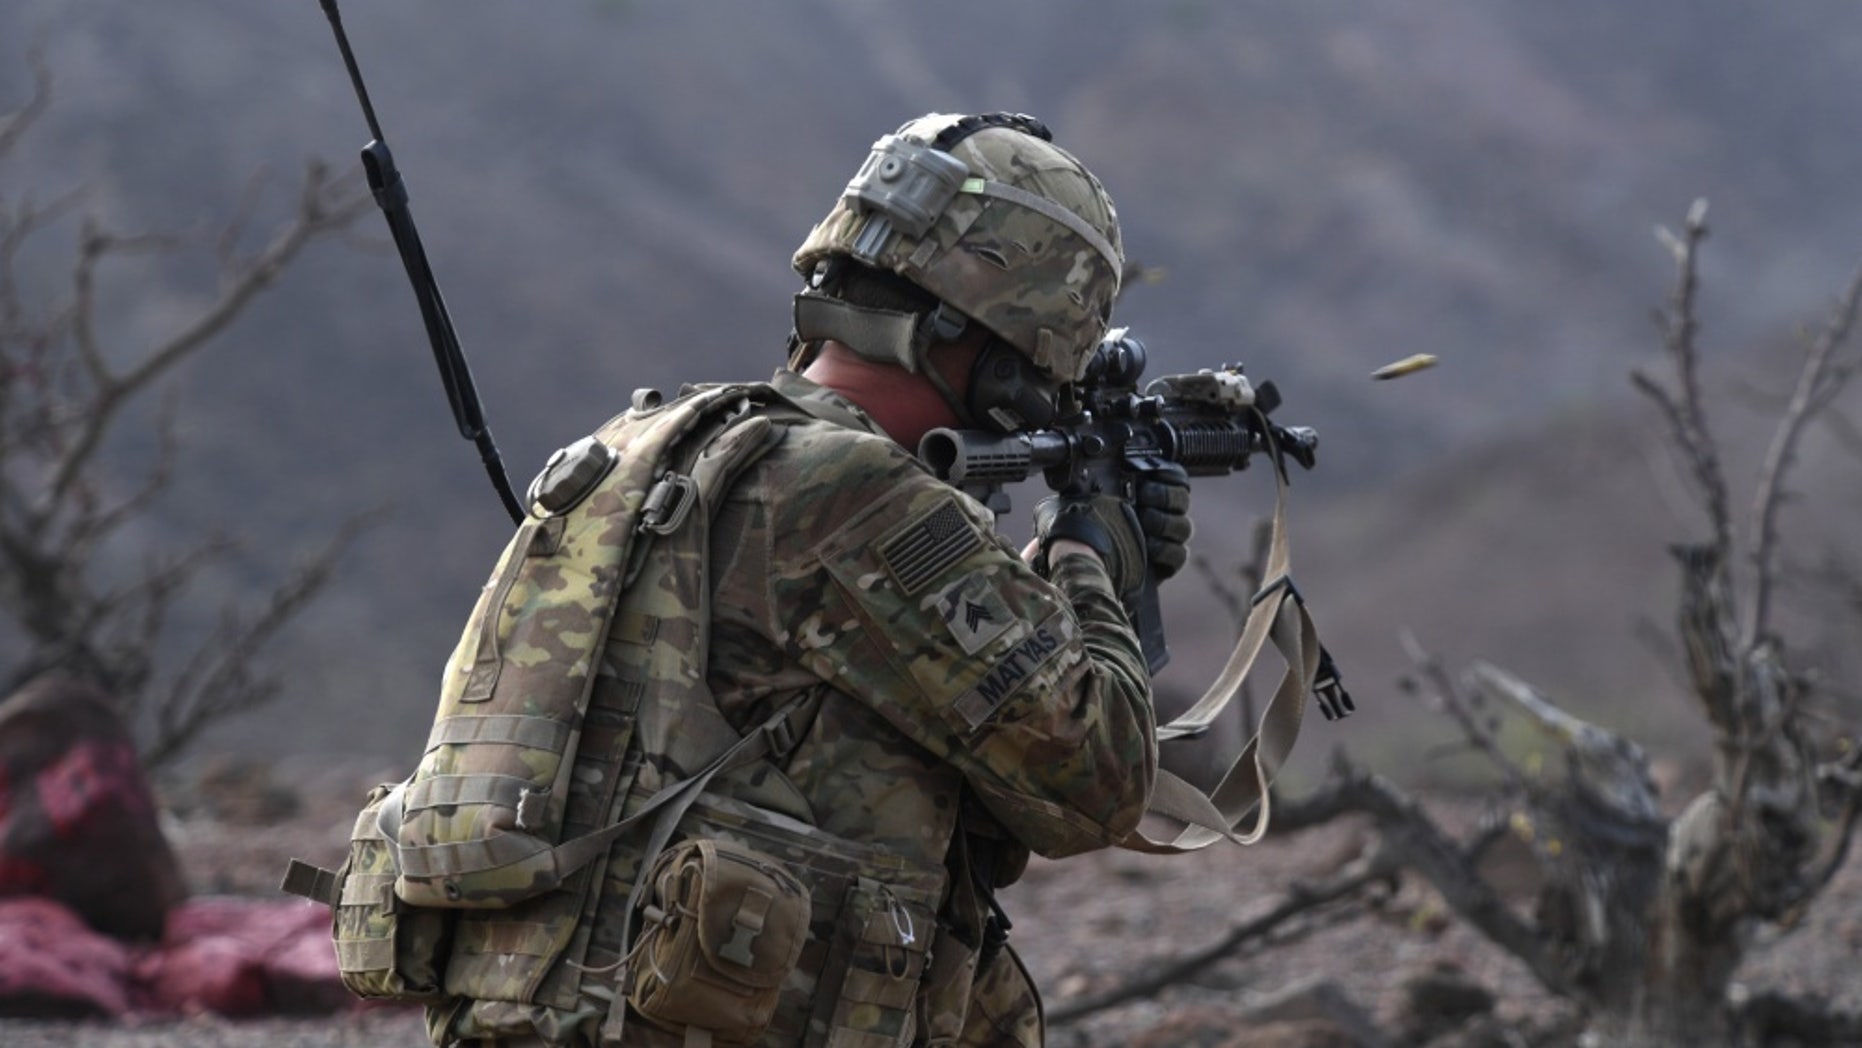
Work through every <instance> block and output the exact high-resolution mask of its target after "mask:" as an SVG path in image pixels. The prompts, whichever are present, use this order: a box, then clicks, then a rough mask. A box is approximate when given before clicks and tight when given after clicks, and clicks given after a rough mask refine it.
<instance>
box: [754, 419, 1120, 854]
mask: <svg viewBox="0 0 1862 1048" xmlns="http://www.w3.org/2000/svg"><path fill="white" fill-rule="evenodd" d="M813 428H814V427H802V429H803V431H804V432H806V431H807V430H810V429H813ZM791 437H792V438H793V437H804V439H803V440H801V441H796V440H793V439H791V440H787V441H785V449H786V451H787V453H786V454H784V455H783V456H782V457H781V460H780V461H779V462H772V463H770V464H769V468H770V471H771V472H770V473H769V474H768V475H766V477H765V481H766V483H769V484H770V485H771V488H770V490H771V492H772V494H771V498H772V506H771V525H772V528H773V530H774V534H775V535H776V543H777V546H778V554H777V556H775V557H773V558H772V565H771V586H772V591H771V598H772V599H771V604H772V606H773V607H774V608H775V609H777V610H778V612H779V614H780V616H781V617H782V620H783V621H782V622H781V623H780V624H779V626H780V629H779V632H780V636H779V637H778V640H779V641H780V642H781V643H782V644H783V645H784V646H785V647H786V648H787V649H788V650H789V651H790V653H791V655H792V656H793V657H794V658H795V659H796V660H797V661H798V662H800V663H801V664H803V665H804V666H807V667H808V668H809V669H810V671H811V672H813V673H814V674H815V675H817V676H819V677H820V678H822V679H823V680H825V681H827V682H829V683H831V684H832V685H834V686H835V687H836V688H837V689H839V690H841V691H843V692H846V693H847V694H849V695H853V696H855V697H857V698H859V699H861V700H862V701H864V702H866V703H868V704H869V705H871V706H872V707H873V708H874V709H875V710H877V711H878V712H879V713H880V714H881V715H882V716H883V717H885V718H886V720H887V721H888V722H889V723H891V724H892V725H893V726H894V727H895V728H897V729H898V730H899V731H900V732H901V733H903V734H904V735H905V736H907V737H908V738H910V739H911V740H912V741H914V742H916V743H917V744H919V745H920V746H923V747H924V748H926V749H927V750H929V751H931V752H932V753H933V754H934V755H935V756H937V757H938V758H939V759H941V760H944V761H947V762H949V763H950V764H951V765H953V766H954V767H956V768H958V769H959V770H960V771H961V772H962V773H963V775H964V777H965V778H966V780H967V781H968V782H969V784H970V785H971V787H972V788H973V789H974V790H975V791H976V793H977V794H978V796H979V797H980V798H981V799H982V800H983V802H984V804H985V805H986V806H987V807H988V808H989V809H990V811H991V813H992V814H994V815H995V816H996V817H997V818H998V819H1000V820H1001V821H1002V823H1003V824H1004V825H1005V826H1006V827H1007V828H1008V829H1009V830H1011V831H1012V832H1014V833H1015V834H1016V836H1017V837H1018V838H1020V839H1021V841H1022V843H1024V844H1025V845H1027V846H1028V847H1029V848H1031V849H1032V850H1034V851H1036V852H1039V853H1041V854H1043V855H1049V856H1057V855H1065V854H1071V853H1073V852H1078V851H1084V850H1087V849H1090V848H1095V847H1101V846H1104V845H1106V844H1109V843H1111V842H1112V841H1114V840H1117V839H1118V838H1120V837H1122V836H1123V835H1124V834H1125V833H1126V832H1128V831H1129V830H1130V829H1131V828H1132V827H1133V826H1135V825H1136V824H1137V821H1138V819H1139V818H1140V817H1141V815H1142V814H1143V810H1144V804H1145V801H1146V800H1147V798H1148V796H1149V792H1150V787H1151V778H1152V773H1153V771H1154V769H1155V766H1156V742H1155V735H1154V732H1155V725H1154V718H1153V713H1152V709H1151V692H1150V680H1149V677H1148V675H1147V674H1146V673H1145V670H1144V661H1143V657H1142V655H1141V654H1140V652H1139V649H1138V643H1137V639H1136V637H1135V636H1134V635H1133V634H1132V631H1131V627H1130V625H1129V624H1128V623H1126V622H1125V620H1124V614H1123V612H1122V611H1121V610H1119V608H1118V603H1117V601H1116V600H1112V599H1111V597H1110V586H1109V584H1107V583H1106V582H1105V580H1104V573H1103V571H1102V570H1100V569H1099V567H1098V564H1097V562H1096V561H1092V560H1091V559H1090V558H1063V560H1062V565H1070V566H1069V567H1067V568H1065V570H1057V573H1056V577H1057V578H1059V579H1061V580H1062V585H1061V586H1056V585H1053V584H1050V583H1049V582H1048V581H1046V580H1044V579H1042V578H1041V577H1040V576H1039V575H1037V574H1036V573H1035V571H1034V570H1033V569H1032V568H1031V567H1029V566H1028V565H1027V564H1026V563H1025V562H1023V561H1022V559H1021V557H1020V556H1019V555H1018V554H1017V553H1016V552H1015V551H1014V550H1013V549H1012V548H1010V547H1009V546H1008V544H1007V543H1006V542H1004V541H1003V540H1002V539H1001V538H1000V537H999V536H997V535H996V534H995V532H994V528H993V521H992V518H991V517H990V514H989V512H988V511H987V510H986V509H984V508H983V507H982V506H980V505H978V504H977V503H976V502H975V500H973V499H970V498H968V497H967V496H965V495H963V494H962V493H961V492H959V491H957V490H956V489H954V488H952V487H950V486H949V485H947V484H944V483H943V482H941V481H939V480H937V479H936V478H935V477H933V476H931V475H930V474H929V473H928V472H927V471H925V470H924V468H923V467H922V466H921V465H920V464H919V463H918V462H917V460H916V459H913V458H911V457H910V456H908V455H906V454H904V453H903V452H902V451H901V450H899V449H898V448H897V446H896V445H894V444H892V442H890V441H888V440H884V439H883V438H872V437H865V436H862V435H858V434H851V435H850V434H847V433H846V431H844V430H834V431H832V432H830V433H820V434H811V435H809V436H806V437H805V436H804V434H803V433H792V434H791ZM810 437H812V439H813V440H815V441H817V442H824V443H825V444H827V445H831V446H821V447H810V446H809V439H810ZM1074 561H1078V563H1077V564H1075V563H1073V562H1074ZM1069 572H1070V573H1071V574H1072V576H1073V578H1072V579H1071V580H1069V579H1067V578H1065V577H1064V576H1066V575H1067V574H1068V573H1069ZM1095 576H1097V588H1095V585H1094V581H1093V580H1094V577H1095ZM1063 587H1064V588H1063ZM1108 609H1109V610H1108Z"/></svg>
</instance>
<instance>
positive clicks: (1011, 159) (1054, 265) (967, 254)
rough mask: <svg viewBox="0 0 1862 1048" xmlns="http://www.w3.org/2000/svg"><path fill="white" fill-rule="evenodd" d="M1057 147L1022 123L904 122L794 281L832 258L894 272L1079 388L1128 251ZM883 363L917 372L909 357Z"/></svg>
mask: <svg viewBox="0 0 1862 1048" xmlns="http://www.w3.org/2000/svg"><path fill="white" fill-rule="evenodd" d="M1049 137H1050V136H1049V133H1048V130H1047V128H1046V127H1045V126H1043V125H1042V124H1041V123H1040V122H1039V121H1037V120H1035V119H1033V118H1032V117H1027V116H1023V115H1019V114H1002V113H992V114H987V115H982V116H963V117H960V116H952V115H948V114H941V113H933V114H930V115H927V116H922V117H919V118H918V119H916V120H913V121H911V122H909V123H907V124H905V125H904V126H903V127H901V128H899V129H898V130H897V131H895V132H894V133H892V134H890V135H886V136H884V137H882V138H881V139H880V140H879V141H877V142H875V143H874V144H873V148H872V151H871V153H869V154H868V156H867V159H866V163H864V164H863V165H861V167H860V170H859V171H858V172H857V173H856V174H855V175H854V177H853V179H852V181H850V182H848V183H847V188H846V189H845V190H843V191H842V193H841V197H840V199H839V200H838V201H837V202H836V203H835V205H834V208H833V210H832V211H830V212H829V213H828V215H827V217H826V218H824V219H822V220H821V222H820V223H819V224H817V225H816V226H815V228H814V230H813V231H812V232H811V233H809V235H808V239H807V240H806V241H804V242H803V243H802V246H801V247H800V248H798V249H797V250H796V252H795V259H794V264H795V269H796V271H797V272H799V273H801V274H802V275H803V276H804V277H807V278H810V279H813V278H814V277H815V276H816V274H817V270H818V268H819V267H821V266H822V264H823V263H826V262H829V261H830V260H832V259H835V258H837V257H847V258H852V259H855V260H857V261H860V262H863V263H865V264H867V265H870V266H873V267H876V268H878V269H882V270H889V271H891V272H893V273H896V274H898V275H899V276H901V277H904V278H905V279H907V280H909V281H911V282H912V283H913V284H916V285H918V286H919V287H921V288H923V289H925V290H926V291H928V292H930V293H931V294H933V295H935V296H937V298H938V299H939V300H940V301H941V302H942V303H944V305H946V306H948V307H949V308H951V309H954V310H956V311H957V312H959V313H961V314H963V315H964V316H965V317H969V318H973V319H975V320H976V321H978V322H980V323H981V324H982V325H983V326H984V327H987V328H988V329H989V330H990V331H992V332H994V333H995V334H996V335H997V336H998V337H1000V338H1001V339H1003V340H1004V341H1006V342H1007V343H1009V344H1010V345H1011V346H1013V347H1014V348H1015V349H1016V350H1018V351H1019V352H1021V353H1022V354H1023V355H1024V356H1026V357H1027V358H1028V359H1029V360H1030V361H1032V362H1033V363H1034V364H1035V365H1036V366H1037V367H1038V368H1039V369H1040V370H1041V371H1042V372H1043V373H1045V374H1046V375H1047V376H1048V377H1049V378H1051V379H1054V380H1057V381H1063V382H1064V381H1076V380H1078V379H1079V378H1080V377H1081V376H1082V375H1083V373H1084V371H1085V369H1086V365H1087V362H1088V361H1090V360H1091V359H1092V355H1093V350H1094V348H1095V347H1097V346H1098V344H1099V341H1100V339H1101V337H1103V336H1104V334H1105V331H1106V327H1107V325H1108V324H1109V322H1110V320H1111V316H1112V302H1113V299H1114V298H1116V297H1117V295H1118V289H1119V279H1120V276H1121V271H1122V270H1123V268H1124V251H1123V248H1122V247H1121V245H1120V241H1119V228H1118V213H1117V212H1116V211H1115V210H1114V209H1113V206H1112V199H1111V198H1110V197H1109V196H1107V195H1106V191H1105V188H1104V187H1103V186H1101V185H1100V184H1099V180H1098V179H1097V178H1095V177H1093V174H1092V172H1090V171H1088V170H1087V169H1086V167H1085V166H1084V165H1082V164H1081V163H1080V162H1079V161H1078V160H1077V159H1075V158H1074V157H1073V155H1072V154H1070V153H1068V152H1067V151H1065V150H1063V149H1061V148H1060V147H1058V146H1056V145H1054V144H1053V143H1052V142H1051V141H1049ZM927 329H928V326H927V327H926V328H921V330H920V335H919V338H918V341H919V343H920V345H921V346H922V342H923V341H924V334H923V332H924V330H927ZM945 331H948V328H946V329H945ZM874 355H879V356H896V357H898V358H899V359H900V362H901V363H904V364H905V366H907V367H913V366H914V361H913V360H912V359H911V357H912V356H914V355H915V354H908V353H906V352H905V351H903V350H902V349H901V350H900V351H898V352H894V353H878V354H874Z"/></svg>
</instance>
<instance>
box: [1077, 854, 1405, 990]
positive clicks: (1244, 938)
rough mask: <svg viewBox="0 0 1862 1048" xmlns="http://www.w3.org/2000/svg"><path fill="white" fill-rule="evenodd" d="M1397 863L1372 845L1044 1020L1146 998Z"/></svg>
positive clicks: (1385, 876)
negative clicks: (1222, 930)
mask: <svg viewBox="0 0 1862 1048" xmlns="http://www.w3.org/2000/svg"><path fill="white" fill-rule="evenodd" d="M1400 867H1401V864H1400V863H1399V862H1398V861H1397V856H1396V853H1395V851H1394V850H1392V849H1391V848H1389V847H1388V846H1387V845H1385V844H1382V843H1373V844H1372V845H1371V846H1370V847H1369V848H1367V849H1366V850H1365V852H1364V853H1363V854H1362V855H1359V856H1358V857H1357V858H1356V859H1354V860H1352V861H1351V862H1350V863H1347V864H1346V865H1345V866H1344V867H1343V868H1341V869H1340V870H1339V871H1338V872H1336V873H1334V874H1332V875H1331V876H1329V877H1325V878H1322V879H1320V880H1318V881H1314V882H1310V883H1296V884H1293V885H1290V886H1289V887H1288V888H1287V892H1286V894H1285V895H1284V896H1282V897H1281V898H1280V900H1279V901H1278V902H1276V903H1275V904H1274V905H1273V906H1272V907H1271V908H1269V909H1268V911H1267V912H1266V913H1263V914H1261V915H1260V916H1258V917H1255V918H1252V919H1251V920H1248V921H1245V922H1243V923H1241V924H1238V925H1236V926H1235V927H1233V928H1231V929H1229V931H1228V934H1226V935H1224V936H1223V937H1222V938H1221V939H1219V940H1217V941H1216V942H1214V943H1211V944H1210V945H1208V946H1205V947H1202V948H1201V949H1198V950H1193V951H1191V952H1190V953H1187V954H1184V955H1182V956H1180V957H1176V958H1172V959H1170V960H1167V961H1165V962H1163V963H1162V964H1160V965H1155V966H1151V967H1149V968H1148V970H1147V971H1146V972H1145V974H1144V975H1142V976H1140V977H1138V978H1136V979H1132V980H1130V981H1128V982H1126V983H1123V984H1121V985H1119V986H1116V987H1113V988H1112V989H1110V990H1106V991H1104V992H1103V993H1097V994H1093V995H1092V996H1089V997H1082V998H1079V999H1077V1000H1072V1001H1063V1002H1061V1003H1059V1004H1057V1005H1053V1006H1050V1007H1049V1008H1048V1009H1047V1021H1048V1023H1049V1024H1051V1025H1054V1026H1065V1025H1066V1024H1068V1023H1071V1022H1077V1021H1078V1020H1080V1019H1082V1018H1084V1017H1086V1016H1088V1015H1091V1014H1093V1013H1095V1012H1102V1011H1105V1010H1106V1009H1108V1008H1115V1007H1117V1006H1119V1005H1121V1004H1124V1003H1125V1002H1127V1001H1133V1000H1137V999H1138V998H1140V997H1149V996H1151V995H1153V994H1155V993H1158V992H1159V991H1161V990H1164V989H1166V988H1168V987H1171V986H1174V985H1176V984H1178V983H1181V982H1183V981H1184V980H1185V979H1188V978H1189V977H1190V976H1192V975H1194V974H1195V973H1196V972H1198V971H1201V970H1202V969H1204V968H1206V967H1208V966H1209V965H1211V964H1213V963H1215V962H1216V961H1219V960H1221V959H1223V958H1225V957H1227V956H1229V955H1230V954H1233V953H1235V952H1236V951H1238V950H1240V949H1242V948H1243V947H1245V946H1247V945H1249V944H1251V943H1254V942H1257V941H1259V940H1261V939H1263V938H1265V937H1266V936H1268V935H1270V934H1272V933H1273V932H1274V930H1275V929H1277V928H1279V927H1280V926H1281V925H1283V924H1285V923H1286V922H1288V921H1290V920H1292V919H1294V918H1296V917H1300V916H1303V915H1305V914H1308V913H1311V912H1313V911H1315V910H1318V909H1321V908H1323V907H1325V906H1327V905H1329V904H1331V903H1335V902H1339V901H1341V900H1344V899H1349V898H1351V897H1353V896H1355V895H1357V894H1358V893H1359V892H1360V891H1362V890H1364V889H1365V888H1367V887H1369V886H1371V885H1373V884H1377V883H1390V882H1394V880H1395V879H1396V875H1397V872H1398V870H1399V869H1400Z"/></svg>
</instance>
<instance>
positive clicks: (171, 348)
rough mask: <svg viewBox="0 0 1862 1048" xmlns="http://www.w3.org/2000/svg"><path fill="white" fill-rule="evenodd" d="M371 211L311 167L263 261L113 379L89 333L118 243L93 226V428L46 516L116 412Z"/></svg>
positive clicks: (65, 461) (66, 461)
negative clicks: (320, 244)
mask: <svg viewBox="0 0 1862 1048" xmlns="http://www.w3.org/2000/svg"><path fill="white" fill-rule="evenodd" d="M367 206H368V197H367V196H366V195H365V194H362V193H348V194H341V193H334V192H333V191H332V190H331V188H330V186H329V184H328V181H327V172H326V170H325V168H324V166H323V165H322V164H321V163H317V162H312V163H311V164H309V165H308V166H307V168H306V171H305V175H304V184H303V188H302V189H301V190H300V192H299V194H298V209H297V215H296V217H295V218H293V219H292V221H291V222H289V223H288V224H286V225H285V226H284V227H283V228H281V229H280V230H279V231H278V232H277V234H275V235H274V236H273V238H272V240H271V243H269V244H268V245H266V247H265V249H264V250H263V251H261V252H260V253H259V254H258V256H257V257H255V258H253V259H251V260H248V261H245V262H240V263H237V264H236V265H235V267H234V269H233V270H232V271H231V272H229V273H227V274H225V277H226V283H225V285H224V286H223V287H222V289H221V291H220V295H219V297H218V298H217V299H216V300H215V301H213V302H212V303H210V304H209V305H208V306H207V307H206V308H205V309H203V310H202V311H201V312H200V313H199V314H197V315H196V316H195V317H194V319H193V320H192V321H191V322H189V323H188V324H187V325H186V326H184V327H183V328H182V329H181V330H180V331H177V332H175V333H174V334H172V335H170V336H169V337H168V338H167V339H166V340H164V341H163V342H161V343H159V344H158V345H156V346H155V347H154V348H153V349H151V350H149V351H148V352H147V353H145V354H144V355H143V356H142V357H141V359H139V360H137V361H136V362H134V363H133V364H131V365H130V366H129V367H128V368H127V369H125V370H124V371H122V372H121V373H119V374H112V373H111V372H110V371H109V369H108V367H107V366H106V365H105V363H104V360H103V355H102V353H101V352H100V350H99V347H98V346H97V344H96V339H95V337H94V335H93V334H92V332H91V325H90V317H91V313H92V304H91V294H92V282H93V277H94V270H95V267H96V265H97V263H98V262H99V261H101V260H102V258H103V257H104V256H105V255H106V254H107V253H108V252H109V251H110V250H111V248H112V247H113V246H116V245H117V244H118V242H117V241H116V240H114V239H113V238H109V237H106V236H104V235H103V234H101V233H100V232H98V231H97V230H96V229H95V228H94V227H92V228H91V229H90V230H88V231H87V235H86V237H85V238H84V247H83V250H82V255H81V260H80V265H79V271H78V282H79V288H78V296H79V302H80V306H81V308H80V310H79V318H80V319H79V325H80V326H79V330H80V336H79V349H80V352H81V355H82V359H83V360H84V362H85V364H86V366H87V367H88V368H89V369H90V371H91V373H92V376H93V378H94V379H95V381H96V383H97V387H98V388H97V391H96V393H95V395H94V397H93V403H92V410H91V412H90V413H89V415H88V416H87V418H88V421H87V423H86V424H85V425H84V426H83V427H82V428H81V429H80V431H79V432H78V433H77V434H76V436H75V440H74V441H73V443H72V445H71V447H70V449H69V450H68V451H67V452H66V453H65V454H64V455H63V456H62V457H61V458H60V460H59V461H58V463H57V464H56V465H55V466H54V467H53V470H52V479H51V481H50V482H49V483H48V484H47V485H46V488H45V492H44V494H43V496H42V498H41V503H40V507H41V511H42V512H44V513H47V514H49V513H50V512H51V510H52V508H53V507H55V506H56V505H57V504H58V503H59V502H60V501H61V500H62V499H63V498H64V497H65V496H66V495H67V493H68V492H69V491H70V490H71V485H72V484H73V482H74V481H75V480H76V478H77V476H78V475H79V474H80V472H81V471H82V470H83V469H84V467H85V465H86V464H87V463H88V461H89V460H90V457H91V455H92V454H94V453H95V451H96V449H97V445H98V444H99V442H100V441H101V440H102V439H103V435H104V433H105V432H107V431H108V429H109V428H110V425H111V423H112V422H113V421H114V420H115V414H116V412H117V410H118V409H119V408H120V407H121V406H122V405H123V404H124V403H125V402H126V401H128V400H129V399H130V398H132V397H134V396H135V395H136V394H137V393H139V392H141V391H142V389H143V388H144V387H146V386H147V385H148V384H149V383H150V382H152V381H154V380H155V379H156V378H158V377H160V376H161V375H162V374H163V373H165V372H166V371H168V370H169V369H170V368H172V367H174V366H175V365H176V364H177V363H179V362H180V361H181V360H183V359H185V358H186V357H188V356H189V355H190V354H192V353H194V352H195V351H197V350H199V349H200V348H201V347H203V346H205V345H206V344H207V343H208V342H209V341H210V340H211V339H212V338H213V337H214V336H215V335H217V334H219V333H220V331H221V330H223V329H224V328H225V327H226V325H227V324H229V323H230V322H231V321H232V319H233V318H234V317H235V316H238V315H239V313H240V311H241V310H243V309H245V307H246V305H247V303H248V302H250V301H251V299H252V297H253V296H254V295H256V294H258V293H259V292H260V291H262V290H264V289H265V288H267V287H269V286H270V285H271V284H272V282H273V281H275V280H277V279H278V276H279V274H280V273H282V272H284V269H285V267H286V266H288V265H289V264H290V263H291V261H292V260H293V259H294V258H296V257H297V254H298V252H300V251H302V250H303V248H304V246H305V245H306V244H308V243H310V242H311V241H312V240H314V239H315V238H316V237H318V236H320V235H321V234H323V233H325V232H329V231H331V230H334V229H339V228H341V227H343V226H346V225H348V224H349V223H350V222H353V221H354V220H355V219H356V218H357V217H358V216H360V215H361V214H363V213H364V212H365V211H366V209H367Z"/></svg>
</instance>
